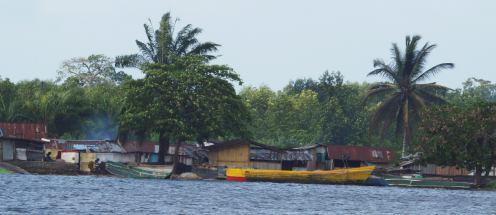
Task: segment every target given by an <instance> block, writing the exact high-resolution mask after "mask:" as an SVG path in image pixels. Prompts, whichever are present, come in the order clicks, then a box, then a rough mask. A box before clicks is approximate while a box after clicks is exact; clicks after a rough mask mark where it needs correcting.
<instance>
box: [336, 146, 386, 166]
mask: <svg viewBox="0 0 496 215" xmlns="http://www.w3.org/2000/svg"><path fill="white" fill-rule="evenodd" d="M327 153H328V155H329V159H337V160H351V161H365V162H372V163H389V162H391V161H392V160H393V158H394V153H393V151H392V150H390V149H386V148H375V147H366V146H345V145H327Z"/></svg>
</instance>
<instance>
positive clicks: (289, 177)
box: [226, 166, 375, 184]
mask: <svg viewBox="0 0 496 215" xmlns="http://www.w3.org/2000/svg"><path fill="white" fill-rule="evenodd" d="M374 169H375V166H366V167H358V168H347V169H336V170H324V171H321V170H316V171H290V170H260V169H238V168H228V169H227V171H226V176H227V177H226V180H228V181H268V182H296V183H318V184H364V183H365V182H366V181H367V179H368V178H369V176H370V175H371V174H372V171H374Z"/></svg>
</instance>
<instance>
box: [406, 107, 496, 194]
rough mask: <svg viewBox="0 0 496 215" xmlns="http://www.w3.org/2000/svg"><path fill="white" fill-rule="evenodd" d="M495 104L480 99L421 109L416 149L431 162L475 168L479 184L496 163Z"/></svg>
mask: <svg viewBox="0 0 496 215" xmlns="http://www.w3.org/2000/svg"><path fill="white" fill-rule="evenodd" d="M495 112H496V103H494V102H487V101H483V100H481V99H475V100H472V101H467V102H465V103H463V104H459V105H449V106H448V105H444V106H441V107H431V108H428V109H426V110H425V111H422V113H421V115H422V116H423V117H422V120H421V123H420V128H419V132H420V133H421V134H422V135H421V136H419V141H416V146H417V147H416V150H417V151H419V152H422V155H423V159H424V160H425V161H427V162H429V163H434V164H437V165H443V166H457V167H460V168H467V169H469V170H475V172H474V183H475V184H476V185H480V184H481V182H482V180H481V175H482V173H483V172H486V174H488V173H489V172H490V171H492V167H493V166H494V164H495V162H496V116H495V115H494V113H495Z"/></svg>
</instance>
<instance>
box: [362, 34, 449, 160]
mask: <svg viewBox="0 0 496 215" xmlns="http://www.w3.org/2000/svg"><path fill="white" fill-rule="evenodd" d="M420 39H421V37H420V36H418V35H417V36H413V37H411V38H410V36H407V37H406V47H405V51H404V53H402V52H401V51H400V49H399V48H398V45H397V44H395V43H394V44H393V47H392V49H391V52H392V55H393V56H392V59H393V62H392V63H390V64H386V63H385V62H384V61H383V60H380V59H376V60H374V68H376V69H375V70H373V71H372V72H370V73H369V74H368V76H372V75H380V76H382V77H383V78H385V79H386V81H385V82H379V83H375V84H373V85H372V86H371V87H370V88H369V90H368V92H367V95H366V97H365V99H366V100H369V99H372V98H376V99H378V100H382V102H381V103H380V104H379V106H378V108H377V110H376V111H375V113H374V114H373V116H372V118H371V121H370V125H369V126H370V128H369V130H370V131H381V133H382V134H384V132H385V130H386V129H387V128H389V127H390V125H391V124H392V123H396V131H397V134H399V133H402V134H403V148H402V156H405V152H406V150H407V147H408V146H410V144H411V141H412V134H411V133H412V132H411V125H412V124H413V121H414V120H413V119H415V118H416V117H418V114H419V111H420V110H421V109H422V108H424V107H426V106H428V105H431V104H436V103H445V101H444V100H443V99H442V98H440V97H439V96H437V95H436V94H438V93H440V92H446V91H447V90H449V88H447V87H444V86H441V85H438V84H436V83H422V82H423V81H426V80H427V79H429V78H431V77H433V76H434V75H436V74H437V73H439V72H440V71H442V70H443V69H451V68H453V67H454V64H452V63H441V64H438V65H436V66H434V67H432V68H430V69H427V70H424V67H425V64H426V59H427V56H428V55H429V54H430V52H431V51H432V50H433V49H434V48H435V47H436V45H435V44H429V43H425V45H424V46H423V47H422V48H421V49H420V50H418V49H417V45H418V41H419V40H420Z"/></svg>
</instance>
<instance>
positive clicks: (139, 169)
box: [105, 162, 172, 179]
mask: <svg viewBox="0 0 496 215" xmlns="http://www.w3.org/2000/svg"><path fill="white" fill-rule="evenodd" d="M105 169H106V170H107V171H108V172H109V173H111V174H113V175H116V176H120V177H125V178H148V179H165V178H168V177H169V176H170V175H171V173H172V168H164V167H159V168H154V167H152V166H130V165H124V164H121V163H116V162H106V163H105Z"/></svg>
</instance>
